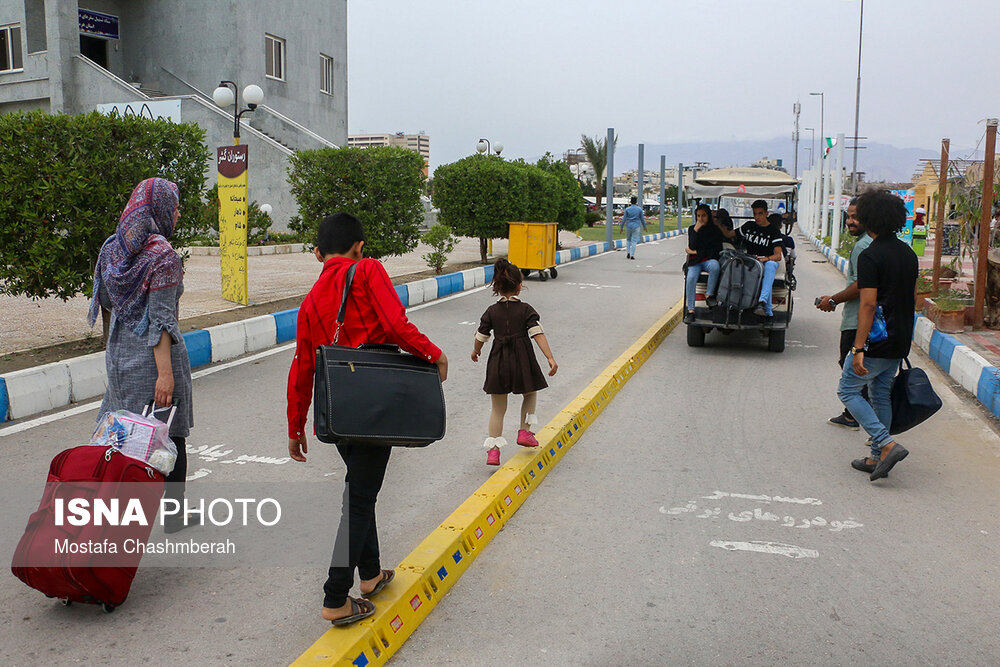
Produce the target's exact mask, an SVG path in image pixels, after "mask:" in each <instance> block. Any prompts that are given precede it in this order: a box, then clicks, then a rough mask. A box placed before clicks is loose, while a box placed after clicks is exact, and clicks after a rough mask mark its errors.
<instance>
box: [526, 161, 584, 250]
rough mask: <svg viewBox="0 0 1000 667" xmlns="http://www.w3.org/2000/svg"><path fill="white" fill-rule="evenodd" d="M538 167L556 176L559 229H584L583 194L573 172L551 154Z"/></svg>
mask: <svg viewBox="0 0 1000 667" xmlns="http://www.w3.org/2000/svg"><path fill="white" fill-rule="evenodd" d="M537 166H538V168H540V169H542V170H544V171H547V172H548V173H550V174H552V175H553V176H555V179H556V194H555V205H556V209H557V211H556V217H555V220H556V222H558V223H559V229H565V230H566V231H568V232H575V231H576V230H578V229H580V228H581V227H583V225H584V222H586V218H585V217H584V211H585V207H584V205H583V192H582V191H581V190H580V183H579V182H578V181H577V180H576V178H575V177H574V176H573V172H571V171H570V170H569V167H568V166H567V165H566V163H565V162H563V161H562V160H555V159H553V157H552V155H551V154H550V153H546V154H545V155H544V156H543V157H542V158H541V159H540V160H538V163H537ZM591 225H593V223H591Z"/></svg>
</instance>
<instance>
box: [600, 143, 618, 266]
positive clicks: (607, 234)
mask: <svg viewBox="0 0 1000 667" xmlns="http://www.w3.org/2000/svg"><path fill="white" fill-rule="evenodd" d="M605 141H606V143H605V144H604V153H605V155H607V158H608V159H607V170H606V172H607V179H606V183H605V185H606V192H607V194H606V197H607V201H606V202H605V205H606V207H605V208H606V210H607V213H606V214H605V216H604V242H605V243H607V248H605V250H611V249H612V248H614V247H615V244H614V239H613V238H612V233H613V228H614V224H615V219H614V212H615V128H613V127H609V128H608V138H607V139H605ZM597 184H598V185H600V184H601V176H600V174H598V175H597Z"/></svg>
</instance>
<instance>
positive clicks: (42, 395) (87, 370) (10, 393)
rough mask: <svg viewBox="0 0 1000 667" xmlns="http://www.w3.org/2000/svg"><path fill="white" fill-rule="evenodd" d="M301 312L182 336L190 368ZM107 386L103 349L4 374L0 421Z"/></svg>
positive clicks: (268, 343)
mask: <svg viewBox="0 0 1000 667" xmlns="http://www.w3.org/2000/svg"><path fill="white" fill-rule="evenodd" d="M681 233H682V232H681V231H679V230H675V231H672V232H664V233H662V234H649V235H646V236H643V237H642V240H643V241H656V240H659V239H664V238H670V237H673V236H678V235H680V234H681ZM268 247H274V248H275V251H274V252H276V253H283V252H294V251H295V249H294V247H293V246H268ZM622 247H624V241H620V240H619V241H616V242H615V243H613V244H611V245H610V246H609V244H608V243H607V242H604V243H600V242H598V243H591V244H589V245H586V246H579V247H576V248H568V249H566V250H560V251H559V252H557V253H556V264H557V265H558V264H565V263H567V262H571V261H574V260H577V259H582V258H583V257H590V256H593V255H598V254H601V253H604V252H608V250H609V249H613V248H622ZM299 250H301V249H299ZM492 281H493V266H492V265H491V266H483V267H477V268H474V269H466V270H465V271H460V272H456V273H449V274H445V275H443V276H435V277H434V278H427V279H424V280H417V281H414V282H410V283H405V284H403V285H397V286H396V294H398V295H399V300H400V301H401V302H402V303H403V306H404V307H407V308H409V307H411V306H416V305H418V304H421V303H427V302H428V301H433V300H435V299H440V298H442V297H445V296H450V295H452V294H457V293H459V292H464V291H466V290H470V289H474V288H476V287H481V286H482V285H487V284H489V283H490V282H492ZM298 313H299V309H298V308H292V309H290V310H283V311H279V312H276V313H271V314H269V315H261V316H258V317H253V318H249V319H247V320H241V321H238V322H230V323H228V324H220V325H217V326H214V327H208V328H207V329H198V330H195V331H189V332H187V333H185V334H183V335H184V343H185V345H186V347H187V350H188V359H189V360H190V362H191V367H192V368H198V367H200V366H207V365H208V364H211V363H215V362H219V361H225V360H228V359H234V358H236V357H239V356H242V355H244V354H248V353H251V352H258V351H260V350H264V349H267V348H269V347H273V346H275V345H277V344H279V343H284V342H287V341H290V340H294V339H295V327H296V323H297V321H298ZM106 387H107V378H106V370H105V364H104V353H103V352H97V353H94V354H89V355H85V356H82V357H77V358H74V359H68V360H66V361H60V362H56V363H52V364H45V365H44V366H36V367H34V368H26V369H23V370H20V371H14V372H12V373H7V374H6V375H3V376H0V423H2V422H5V421H10V420H12V419H22V418H24V417H29V416H31V415H35V414H38V413H41V412H47V411H49V410H53V409H55V408H60V407H63V406H66V405H69V404H70V403H74V402H79V401H83V400H87V399H91V398H95V397H98V396H101V395H103V394H104V390H105V388H106Z"/></svg>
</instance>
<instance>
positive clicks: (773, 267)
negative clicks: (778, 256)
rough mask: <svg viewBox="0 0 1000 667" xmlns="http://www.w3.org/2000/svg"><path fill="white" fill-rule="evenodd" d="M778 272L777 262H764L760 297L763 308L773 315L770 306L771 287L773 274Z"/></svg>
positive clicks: (772, 285)
mask: <svg viewBox="0 0 1000 667" xmlns="http://www.w3.org/2000/svg"><path fill="white" fill-rule="evenodd" d="M777 272H778V263H777V262H771V261H767V262H764V278H763V279H762V280H761V283H760V299H759V301H761V302H762V303H763V304H764V310H765V311H766V312H767V314H768V315H774V310H772V308H771V288H772V287H774V274H776V273H777Z"/></svg>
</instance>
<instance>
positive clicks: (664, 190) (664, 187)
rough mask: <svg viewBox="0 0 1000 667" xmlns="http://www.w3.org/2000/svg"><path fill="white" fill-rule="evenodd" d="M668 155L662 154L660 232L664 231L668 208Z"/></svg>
mask: <svg viewBox="0 0 1000 667" xmlns="http://www.w3.org/2000/svg"><path fill="white" fill-rule="evenodd" d="M666 175H667V156H666V155H661V156H660V233H661V234H662V233H663V216H664V212H665V211H666V208H667V180H666Z"/></svg>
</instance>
